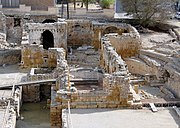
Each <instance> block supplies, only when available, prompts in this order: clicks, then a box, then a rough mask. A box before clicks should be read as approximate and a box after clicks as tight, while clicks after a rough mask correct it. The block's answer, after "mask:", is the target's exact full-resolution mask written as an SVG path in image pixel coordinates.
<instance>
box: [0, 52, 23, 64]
mask: <svg viewBox="0 0 180 128" xmlns="http://www.w3.org/2000/svg"><path fill="white" fill-rule="evenodd" d="M20 60H21V50H20V49H17V50H13V49H7V50H0V65H3V64H17V63H20Z"/></svg>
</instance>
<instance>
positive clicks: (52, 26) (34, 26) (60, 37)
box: [26, 22, 67, 49]
mask: <svg viewBox="0 0 180 128" xmlns="http://www.w3.org/2000/svg"><path fill="white" fill-rule="evenodd" d="M26 25H27V27H26V29H27V30H26V31H27V32H28V34H29V43H30V44H33V43H36V44H38V45H40V44H42V33H43V32H44V31H45V30H49V31H50V32H51V33H52V34H53V37H54V47H56V48H60V47H63V48H65V49H66V48H67V31H66V23H65V22H56V23H48V24H46V23H45V24H41V23H29V24H26Z"/></svg>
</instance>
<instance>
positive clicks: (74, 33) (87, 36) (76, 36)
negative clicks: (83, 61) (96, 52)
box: [67, 20, 94, 46]
mask: <svg viewBox="0 0 180 128" xmlns="http://www.w3.org/2000/svg"><path fill="white" fill-rule="evenodd" d="M67 24H68V27H67V33H68V35H67V43H68V46H81V45H84V44H85V45H91V43H92V40H93V34H94V33H93V30H92V23H91V21H89V20H67Z"/></svg>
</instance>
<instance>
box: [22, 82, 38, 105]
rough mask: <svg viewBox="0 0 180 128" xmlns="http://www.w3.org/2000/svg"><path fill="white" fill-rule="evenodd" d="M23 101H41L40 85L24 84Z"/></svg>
mask: <svg viewBox="0 0 180 128" xmlns="http://www.w3.org/2000/svg"><path fill="white" fill-rule="evenodd" d="M22 90H23V91H22V93H23V102H40V85H39V84H37V85H29V86H23V89H22Z"/></svg>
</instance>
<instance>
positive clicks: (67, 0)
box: [66, 0, 69, 19]
mask: <svg viewBox="0 0 180 128" xmlns="http://www.w3.org/2000/svg"><path fill="white" fill-rule="evenodd" d="M66 2H67V19H69V0H66Z"/></svg>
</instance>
